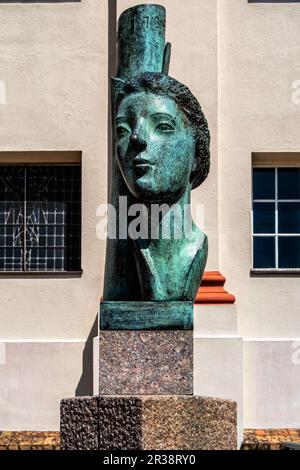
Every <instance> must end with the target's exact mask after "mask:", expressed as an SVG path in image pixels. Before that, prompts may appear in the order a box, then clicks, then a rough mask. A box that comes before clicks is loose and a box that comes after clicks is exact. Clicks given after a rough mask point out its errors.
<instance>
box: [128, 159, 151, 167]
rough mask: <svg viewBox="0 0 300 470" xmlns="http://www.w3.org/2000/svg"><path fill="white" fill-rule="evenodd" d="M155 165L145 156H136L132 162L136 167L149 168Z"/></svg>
mask: <svg viewBox="0 0 300 470" xmlns="http://www.w3.org/2000/svg"><path fill="white" fill-rule="evenodd" d="M151 167H153V164H152V163H151V162H149V160H146V159H145V158H140V157H138V158H134V159H133V160H132V162H131V168H134V169H147V168H151Z"/></svg>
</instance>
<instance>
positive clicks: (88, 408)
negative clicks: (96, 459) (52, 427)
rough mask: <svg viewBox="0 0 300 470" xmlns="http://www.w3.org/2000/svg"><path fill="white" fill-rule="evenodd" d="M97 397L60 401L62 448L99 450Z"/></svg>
mask: <svg viewBox="0 0 300 470" xmlns="http://www.w3.org/2000/svg"><path fill="white" fill-rule="evenodd" d="M98 423H99V409H98V398H97V397H78V398H68V399H65V400H62V401H61V403H60V437H61V447H62V449H68V450H75V449H77V450H97V449H98V447H99V442H98V439H99V429H98Z"/></svg>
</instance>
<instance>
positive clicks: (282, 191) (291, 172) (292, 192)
mask: <svg viewBox="0 0 300 470" xmlns="http://www.w3.org/2000/svg"><path fill="white" fill-rule="evenodd" d="M278 199H300V168H279V169H278Z"/></svg>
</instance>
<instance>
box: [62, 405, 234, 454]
mask: <svg viewBox="0 0 300 470" xmlns="http://www.w3.org/2000/svg"><path fill="white" fill-rule="evenodd" d="M79 400H82V399H80V398H75V399H70V400H63V401H62V418H61V419H62V422H63V423H62V427H61V429H62V448H63V449H75V448H77V449H92V448H93V449H95V446H96V442H97V443H98V449H99V450H235V449H236V447H237V421H236V403H235V402H232V401H230V400H222V399H219V398H205V397H190V396H130V397H124V396H123V397H116V396H115V397H104V396H99V397H98V398H96V399H95V398H91V399H90V400H91V403H89V402H88V400H89V399H83V401H81V402H80V405H79V408H78V409H79V414H78V415H76V413H74V410H76V408H77V405H76V404H74V401H75V402H76V401H79ZM95 400H96V401H97V407H95V406H94V403H95ZM91 404H92V409H93V413H92V414H91V413H90V405H91ZM68 408H69V413H68ZM96 409H97V410H98V414H97V418H98V420H99V426H98V429H99V436H98V439H95V434H94V432H85V433H82V432H78V429H86V427H87V423H88V422H89V420H90V419H92V429H93V430H94V429H95V414H94V411H95V410H96ZM84 410H86V413H87V414H86V415H85V414H84ZM66 423H68V425H66ZM89 439H90V440H91V442H89Z"/></svg>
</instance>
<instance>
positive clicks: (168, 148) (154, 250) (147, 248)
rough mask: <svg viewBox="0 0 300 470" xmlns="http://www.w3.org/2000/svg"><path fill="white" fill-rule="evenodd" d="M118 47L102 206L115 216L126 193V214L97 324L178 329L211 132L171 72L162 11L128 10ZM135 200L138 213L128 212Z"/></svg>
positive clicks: (110, 250)
mask: <svg viewBox="0 0 300 470" xmlns="http://www.w3.org/2000/svg"><path fill="white" fill-rule="evenodd" d="M118 45H119V48H118V50H119V64H118V76H117V77H116V78H113V79H112V129H113V136H112V137H113V148H114V152H113V155H112V161H111V184H110V187H111V194H110V200H109V202H110V203H111V204H112V205H113V206H114V207H115V209H116V213H117V216H118V214H119V211H120V207H119V196H126V198H127V204H128V207H129V208H130V209H129V210H130V211H131V214H130V217H129V219H128V221H127V222H126V223H127V226H126V230H127V233H128V235H129V236H128V237H119V238H117V239H108V243H107V257H106V270H105V283H104V296H103V297H104V301H105V302H104V304H103V305H102V307H101V313H102V315H101V317H102V320H101V327H102V328H107V329H108V328H114V329H139V328H141V325H142V328H143V329H144V328H145V329H146V328H150V329H152V328H158V329H159V328H164V329H166V328H168V326H169V327H171V328H173V326H174V324H176V325H177V327H178V328H185V326H184V325H186V324H189V325H192V315H191V313H190V311H189V312H188V308H187V305H192V304H193V301H194V299H195V296H196V294H197V290H198V287H199V285H200V282H201V277H202V275H203V272H204V268H205V264H206V259H207V252H208V243H207V237H206V235H205V234H204V233H203V232H202V231H201V230H200V229H199V228H198V227H197V226H196V225H195V224H194V223H193V221H192V217H191V210H190V197H191V190H192V189H193V188H195V187H197V186H199V185H200V184H201V183H202V182H203V181H204V180H205V178H206V176H207V175H208V172H209V163H210V155H209V140H210V139H209V130H208V126H207V122H206V119H205V117H204V114H203V112H202V110H201V107H200V105H199V103H198V101H197V99H196V98H195V97H194V96H193V95H192V93H191V92H190V90H189V89H188V88H187V87H186V86H185V85H183V84H181V83H180V82H178V81H177V80H175V79H174V78H171V77H169V76H168V68H169V61H170V44H166V43H165V9H164V8H163V7H162V6H159V5H138V6H136V7H133V8H130V9H129V10H126V11H125V12H124V13H123V14H122V15H121V17H120V19H119V32H118ZM134 204H142V205H143V207H144V208H145V210H143V211H142V212H135V211H134V209H133V210H132V206H133V205H134ZM133 207H135V206H133ZM155 207H156V208H157V207H158V208H159V209H156V211H157V210H158V211H160V217H159V218H157V212H156V213H155V216H154V212H153V209H154V208H155ZM137 215H138V217H137ZM134 216H135V217H134ZM117 218H118V217H117ZM119 228H120V227H118V228H117V229H118V230H117V233H119ZM166 234H167V235H166ZM107 302H109V303H107ZM113 302H115V304H116V307H115V308H114V306H113V305H114V304H113ZM120 302H121V303H122V304H123V307H122V305H121V304H120ZM138 302H139V303H138ZM149 302H150V303H151V302H153V304H151V307H150V303H149ZM155 303H157V307H155ZM175 304H177V307H178V306H179V305H181V307H180V308H179V309H177V311H176V307H174V306H175ZM108 305H109V308H108ZM162 305H164V307H163V308H162ZM130 308H131V309H132V310H131V311H130ZM108 312H110V313H108ZM143 316H144V317H145V318H144V321H142V317H143ZM151 316H152V318H150V317H151ZM180 316H181V321H180ZM147 325H148V327H147ZM189 327H190V326H189Z"/></svg>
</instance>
